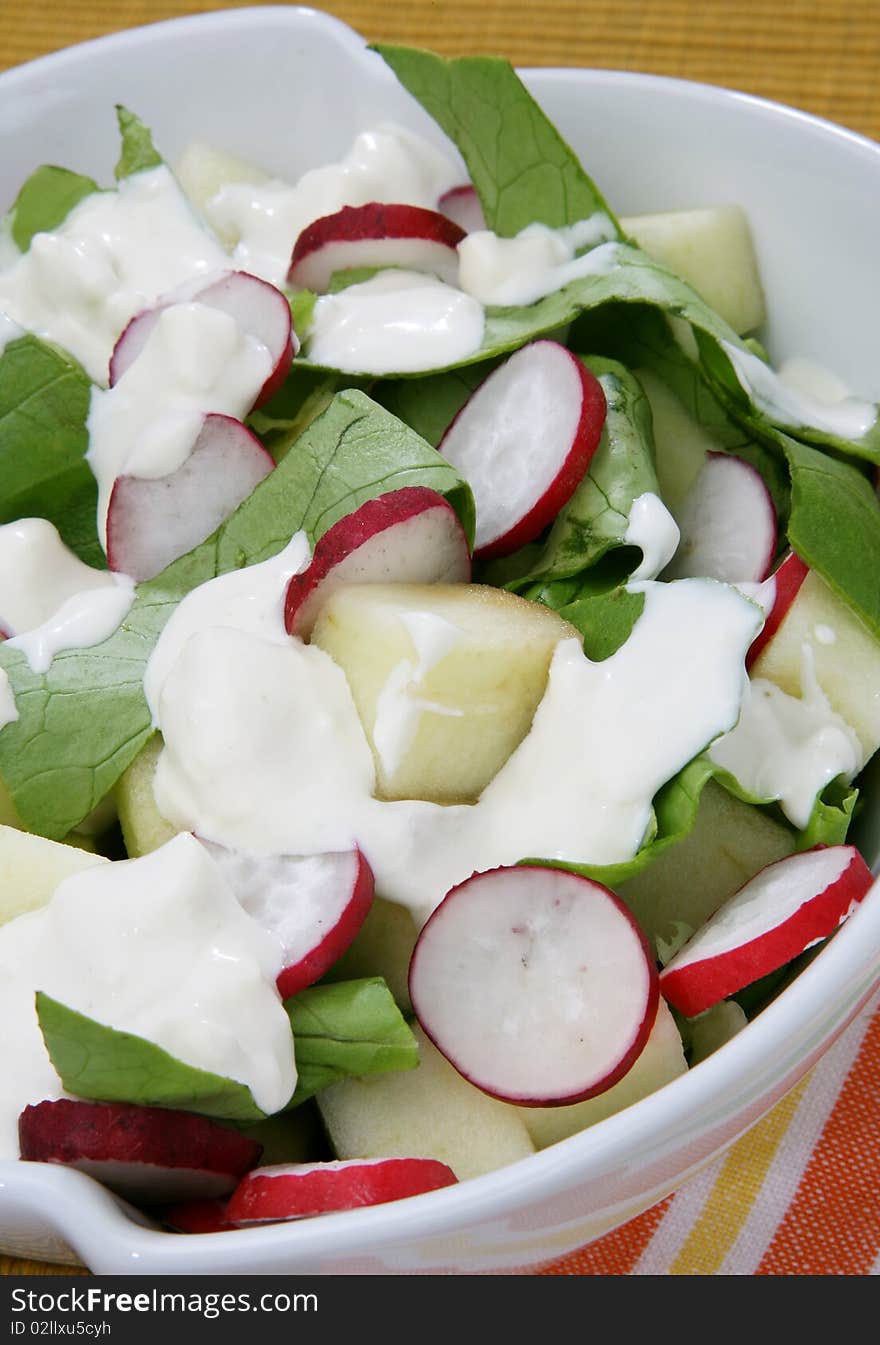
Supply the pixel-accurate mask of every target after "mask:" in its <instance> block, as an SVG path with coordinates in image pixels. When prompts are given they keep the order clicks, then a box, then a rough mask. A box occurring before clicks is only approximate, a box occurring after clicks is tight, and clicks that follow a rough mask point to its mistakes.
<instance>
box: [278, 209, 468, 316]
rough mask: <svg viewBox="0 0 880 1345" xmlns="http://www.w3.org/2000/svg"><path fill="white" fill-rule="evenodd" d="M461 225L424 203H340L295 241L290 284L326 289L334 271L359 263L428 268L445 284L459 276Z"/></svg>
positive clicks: (320, 289)
mask: <svg viewBox="0 0 880 1345" xmlns="http://www.w3.org/2000/svg"><path fill="white" fill-rule="evenodd" d="M462 238H464V230H463V229H460V228H459V226H458V225H457V224H454V223H453V221H452V220H451V219H449V218H447V216H446V215H441V214H440V213H439V211H436V210H425V209H424V208H423V207H422V206H414V205H397V204H391V205H386V204H383V203H382V202H378V201H372V202H370V203H368V204H367V205H361V206H344V207H343V208H342V209H341V210H338V211H336V213H335V214H333V215H324V216H322V217H321V219H317V220H315V221H314V222H313V223H312V224H310V225H308V226H307V228H305V229H303V231H302V233H301V234H300V235H299V237H298V238H297V240H296V243H295V245H294V249H293V255H292V257H291V262H290V270H289V272H288V277H287V279H288V283H289V284H290V285H296V286H300V287H302V288H304V289H309V290H314V291H315V292H316V293H317V294H323V293H325V292H326V290H327V288H328V286H329V284H330V280H331V277H332V276H333V275H334V274H335V273H336V272H338V271H349V270H353V269H355V268H361V267H379V268H382V267H388V266H396V267H403V268H404V269H405V270H407V271H426V272H428V273H429V274H430V275H436V276H438V277H439V278H440V279H441V280H443V281H445V282H446V283H447V284H449V285H455V284H456V283H457V281H458V253H457V251H456V248H457V246H458V244H459V243H460V242H461V240H462Z"/></svg>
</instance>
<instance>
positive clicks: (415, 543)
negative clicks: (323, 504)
mask: <svg viewBox="0 0 880 1345" xmlns="http://www.w3.org/2000/svg"><path fill="white" fill-rule="evenodd" d="M470 577H471V557H470V550H469V548H468V543H467V538H466V536H465V533H464V529H463V528H462V526H461V522H460V520H459V517H458V515H457V514H456V512H455V510H454V509H453V508H452V505H451V504H449V502H448V501H447V500H445V499H444V498H443V496H442V495H438V494H437V492H436V491H433V490H429V489H428V488H427V487H425V486H404V488H403V489H402V490H394V491H389V492H388V494H386V495H379V496H377V498H376V499H373V500H367V501H366V502H365V503H364V504H362V505H361V506H360V507H359V508H358V509H355V510H354V512H353V513H351V514H346V515H345V517H344V518H341V519H340V520H339V521H338V523H334V524H333V526H332V527H331V528H328V530H327V531H326V532H325V533H324V535H323V537H321V538H320V539H319V541H318V543H317V545H316V546H315V551H314V554H313V556H312V560H311V563H310V564H309V566H308V568H307V569H306V570H304V571H303V572H302V574H297V575H294V576H293V578H292V579H291V580H290V583H289V584H288V588H287V596H286V598H285V604H284V620H285V624H286V626H287V631H288V633H289V634H290V635H298V636H299V637H300V639H303V640H307V639H308V638H309V636H310V635H311V633H312V628H313V626H314V624H315V621H316V620H317V617H318V613H319V612H320V610H321V608H322V606H323V605H324V603H325V602H326V601H327V599H328V598H329V596H330V594H331V593H332V592H333V591H334V589H336V588H337V587H338V586H339V585H340V584H352V583H362V584H379V583H389V582H390V583H407V584H431V583H438V584H455V583H467V581H468V580H469V579H470Z"/></svg>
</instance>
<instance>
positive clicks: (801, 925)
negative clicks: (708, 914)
mask: <svg viewBox="0 0 880 1345" xmlns="http://www.w3.org/2000/svg"><path fill="white" fill-rule="evenodd" d="M829 848H835V849H836V848H837V847H826V846H815V847H814V849H815V850H824V849H829ZM840 848H841V849H845V850H849V851H850V852H851V855H852V858H851V860H850V862H849V864H848V866H847V867H846V868H845V869H844V870H843V872H842V873H841V874H840V876H839V877H838V878H836V879H834V880H833V881H832V882H831V883H829V885H828V886H827V887H826V888H824V889H823V890H822V891H821V892H817V893H815V894H813V895H807V896H806V897H805V900H804V902H803V904H802V905H801V906H800V907H799V908H798V910H796V911H795V912H794V913H793V914H792V915H790V916H789V917H788V919H786V920H783V921H782V922H781V923H779V924H777V925H774V926H772V927H771V928H770V929H768V930H766V931H765V932H764V933H762V934H759V935H758V936H757V937H756V938H754V939H751V940H749V941H748V942H745V943H741V944H740V945H739V946H738V947H736V948H731V949H729V950H728V951H726V952H722V953H718V954H712V952H711V945H710V944H709V938H710V937H711V930H712V922H713V920H714V919H715V917H712V918H711V919H710V920H709V921H707V922H706V924H705V925H703V926H702V928H701V929H700V930H698V931H697V933H696V934H695V935H694V936H693V938H692V939H690V940H689V941H688V943H686V944H685V945H684V947H683V948H682V949H680V951H679V952H678V953H677V954H676V956H675V958H673V960H672V961H671V962H670V963H668V965H667V966H666V967H665V968H664V969H663V971H662V972H661V973H660V991H661V993H662V995H663V997H664V999H666V1000H667V1001H668V1003H669V1004H671V1005H672V1007H673V1008H675V1009H678V1011H679V1012H680V1013H683V1014H684V1015H685V1016H686V1017H688V1018H693V1017H695V1016H696V1015H697V1014H699V1013H703V1012H704V1010H706V1009H710V1008H711V1007H712V1005H713V1004H717V1003H718V1002H719V1001H720V1000H722V999H726V998H727V997H728V996H729V995H732V994H735V993H736V992H737V991H738V990H742V989H743V988H744V987H745V986H747V985H751V984H752V982H753V981H757V980H759V979H760V978H761V977H762V976H767V975H769V974H770V972H773V971H776V970H778V969H779V968H780V967H782V966H784V965H785V964H786V963H787V962H790V961H791V960H792V958H795V957H797V956H798V955H799V954H800V953H803V952H804V951H805V950H806V949H807V948H809V947H810V946H811V945H812V944H814V943H817V942H818V941H819V940H821V939H824V938H828V937H829V936H830V935H831V934H833V933H834V931H835V930H836V929H837V928H838V927H839V926H840V925H841V924H842V923H843V922H844V921H845V920H846V919H847V917H848V915H849V914H850V911H851V910H852V907H853V906H854V905H856V904H858V902H860V901H861V900H862V899H863V898H864V897H865V895H866V894H867V892H868V891H869V890H870V888H871V887H872V886H873V884H874V881H875V878H874V875H873V873H872V872H871V870H870V869H869V868H868V865H867V864H866V863H865V861H864V859H863V858H862V856H861V855H860V854H859V852H858V850H856V848H855V846H851V845H849V846H842V847H840ZM808 853H810V852H809V851H800V852H797V854H795V855H793V856H789V857H788V859H781V860H777V861H776V862H775V863H773V864H768V865H766V866H765V867H764V868H763V869H762V870H760V872H759V873H758V874H756V875H755V877H754V878H751V879H749V882H748V883H745V884H743V887H742V888H740V889H739V892H742V891H743V889H744V888H746V887H748V886H749V885H750V884H751V883H754V882H755V881H756V879H758V878H760V877H761V876H762V875H764V874H766V873H768V872H769V871H770V870H777V871H778V870H779V868H780V867H782V866H783V865H786V864H787V863H788V860H789V859H793V858H800V857H801V856H802V855H803V854H808ZM738 895H739V893H738V892H737V893H734V895H733V897H731V898H730V901H734V900H735V899H736V897H737V896H738ZM728 905H729V902H725V904H724V906H722V907H721V908H720V910H719V911H718V912H716V916H718V915H721V914H722V913H723V912H724V910H725V908H726V907H727V906H728ZM701 940H705V941H706V942H707V945H708V946H707V951H706V954H705V956H704V957H701V958H700V959H699V960H697V961H692V962H688V963H686V964H685V965H684V966H679V965H678V963H679V960H680V959H681V958H682V957H685V956H686V955H687V953H688V948H689V947H690V948H693V947H694V946H695V945H696V944H697V943H698V941H701Z"/></svg>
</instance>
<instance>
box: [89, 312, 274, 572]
mask: <svg viewBox="0 0 880 1345" xmlns="http://www.w3.org/2000/svg"><path fill="white" fill-rule="evenodd" d="M272 363H273V361H272V356H271V355H270V353H269V350H268V348H267V347H266V346H265V345H264V344H263V342H262V341H259V340H257V339H256V337H254V336H251V335H250V334H249V333H247V332H246V331H245V330H244V329H243V328H242V327H241V326H240V325H239V324H238V323H237V322H236V321H235V319H234V318H233V317H231V316H230V315H229V314H228V313H224V312H222V311H221V310H220V309H219V308H212V307H211V306H210V305H208V304H200V303H194V302H193V303H190V302H187V303H175V304H170V305H169V306H168V307H167V308H166V309H165V310H164V311H163V312H162V313H161V314H160V315H159V317H158V318H157V320H156V322H155V324H154V326H153V328H152V330H151V331H150V334H149V336H148V337H147V340H146V342H145V344H144V347H143V349H142V350H141V351H140V352H139V354H138V356H137V358H136V359H135V360H133V361H132V363H131V364H130V365H129V367H128V368H127V369H126V371H125V373H124V374H123V375H122V377H121V378H120V379H119V380H118V382H116V383H115V384H114V386H113V387H112V388H107V389H103V388H93V389H92V399H91V404H90V406H89V418H88V421H87V428H88V431H89V449H88V453H87V454H86V460H87V462H88V464H89V466H90V467H91V469H92V472H93V473H94V476H95V479H96V480H97V482H98V513H97V525H98V536H99V537H100V539H101V543H102V545H103V546H104V547H105V549H106V545H107V508H108V505H109V503H110V496H111V493H112V491H113V484H114V482H115V480H116V478H117V477H118V476H120V475H122V474H123V473H125V474H127V475H131V476H140V477H160V476H167V475H168V474H169V473H170V472H174V471H176V470H177V468H178V467H180V466H181V464H182V463H184V462H185V461H186V459H187V458H188V456H189V454H190V453H191V451H192V449H193V446H194V444H195V441H196V439H197V438H198V435H199V432H200V430H201V428H202V424H203V421H204V417H205V416H206V415H208V414H209V413H212V412H215V413H219V414H221V415H227V416H233V417H234V418H235V419H236V420H240V419H241V418H242V417H243V416H244V415H245V414H246V413H247V412H248V411H249V410H250V408H251V406H252V405H253V403H254V401H255V400H256V397H257V394H258V393H259V391H260V388H261V387H262V386H263V384H264V382H265V381H266V379H267V378H268V376H269V374H270V373H271V371H272Z"/></svg>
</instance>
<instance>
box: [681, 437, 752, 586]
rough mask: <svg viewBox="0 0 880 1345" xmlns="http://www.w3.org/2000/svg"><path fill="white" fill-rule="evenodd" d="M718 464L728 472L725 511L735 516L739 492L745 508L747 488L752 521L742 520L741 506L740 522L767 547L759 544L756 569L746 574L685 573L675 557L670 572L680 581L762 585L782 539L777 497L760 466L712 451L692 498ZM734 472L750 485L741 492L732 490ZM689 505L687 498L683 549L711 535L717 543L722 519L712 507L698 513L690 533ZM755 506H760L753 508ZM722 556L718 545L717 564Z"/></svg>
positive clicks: (718, 571)
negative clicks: (699, 579) (687, 528)
mask: <svg viewBox="0 0 880 1345" xmlns="http://www.w3.org/2000/svg"><path fill="white" fill-rule="evenodd" d="M716 465H717V466H719V467H721V468H722V469H723V470H725V472H726V474H727V480H726V489H725V491H724V495H723V498H722V501H721V505H722V507H723V508H724V509H725V511H726V516H727V517H729V516H730V515H731V513H732V512H733V510H734V509H735V508H736V505H737V501H736V500H735V498H734V492H735V491H736V493H737V494H738V495H739V496H740V499H739V501H738V503H739V505H740V506H741V505H742V498H741V497H742V493H743V489H745V492H746V498H747V503H748V512H749V516H748V519H743V518H742V517H741V514H742V509H741V507H740V509H739V514H740V518H739V522H740V523H746V524H747V526H748V527H749V529H750V538H751V540H752V541H753V542H754V541H757V542H758V543H759V544H760V543H761V542H762V541H763V545H759V549H758V550H756V551H755V552H754V566H753V569H752V570H751V571H750V572H749V571H746V572H744V573H742V574H735V575H734V574H724V573H723V572H722V569H721V567H717V568H716V567H709V568H706V569H700V570H699V572H698V571H697V569H694V568H687V569H685V570H684V571H676V570H675V559H674V558H673V561H672V563H671V566H670V570H669V571H668V572H667V573H672V572H673V571H675V577H676V578H679V577H689V578H690V577H694V578H709V579H720V580H721V581H722V582H724V583H731V584H737V583H756V584H759V583H762V582H763V581H764V580H765V579H766V578H767V577H768V575H769V573H770V569H771V566H772V565H773V557H774V556H775V555H776V546H777V538H778V519H777V516H776V506H775V505H774V503H773V497H772V495H771V494H770V491H769V490H768V488H767V483H766V481H765V480H764V478H763V476H762V475H761V473H760V472H759V471H758V469H757V468H756V467H753V466H752V464H751V463H750V462H746V460H745V459H744V458H740V457H737V455H736V454H735V453H722V452H718V451H717V450H710V451H709V452H708V453H707V454H706V460H705V462H704V464H703V467H702V468H701V470H700V472H699V473H698V475H697V477H696V479H695V481H694V483H693V485H692V486H691V491H690V492H689V498H690V499H693V492H695V491H696V490H697V488H698V486H699V485H700V484H701V478H702V480H705V479H706V478H705V476H704V473H705V472H706V471H707V469H708V470H709V471H711V470H712V467H713V466H716ZM731 471H732V472H734V473H735V474H736V476H735V478H734V479H735V480H739V479H741V480H742V481H743V482H744V483H748V484H746V485H745V486H744V487H740V488H739V489H737V487H731V485H730V480H731V478H730V475H729V473H730V472H731ZM716 490H717V487H716ZM716 498H717V497H716ZM687 506H688V499H687V498H686V499H685V502H684V511H683V512H684V520H683V521H682V526H681V541H680V546H681V547H683V548H685V547H687V546H689V545H693V544H694V543H695V542H699V541H700V540H701V539H704V538H705V537H707V536H708V538H709V539H710V541H711V539H712V538H715V539H716V542H717V540H718V536H719V531H720V530H719V528H718V524H719V519H718V515H717V512H715V511H714V510H713V509H712V507H711V504H710V508H709V511H708V513H703V514H698V515H697V517H696V519H694V520H693V523H694V525H695V526H694V527H692V528H691V530H690V532H687V531H686V524H687V522H688V521H690V520H688V518H687ZM753 506H757V507H756V508H753ZM701 549H704V547H701ZM718 555H719V548H718V547H717V545H716V547H715V560H716V561H717V559H718ZM728 560H729V554H728Z"/></svg>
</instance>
